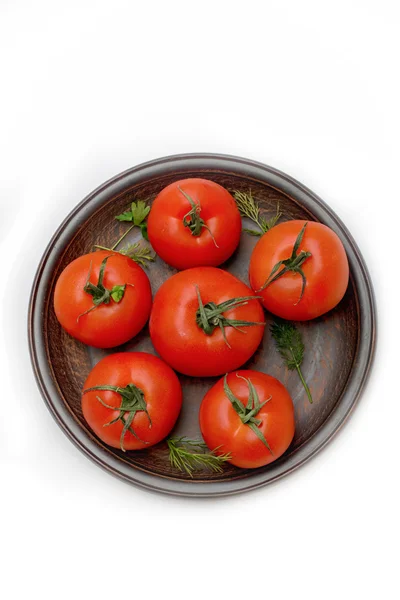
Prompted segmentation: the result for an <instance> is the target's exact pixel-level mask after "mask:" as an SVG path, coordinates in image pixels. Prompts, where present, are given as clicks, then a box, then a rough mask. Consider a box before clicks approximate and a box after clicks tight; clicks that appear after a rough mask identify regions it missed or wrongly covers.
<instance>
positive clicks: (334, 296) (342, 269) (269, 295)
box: [249, 220, 349, 321]
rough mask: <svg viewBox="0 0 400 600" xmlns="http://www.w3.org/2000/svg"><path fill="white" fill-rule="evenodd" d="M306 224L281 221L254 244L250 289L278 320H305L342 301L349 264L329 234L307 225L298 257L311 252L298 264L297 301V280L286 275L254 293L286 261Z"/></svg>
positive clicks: (326, 229) (322, 227) (294, 275)
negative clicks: (260, 297)
mask: <svg viewBox="0 0 400 600" xmlns="http://www.w3.org/2000/svg"><path fill="white" fill-rule="evenodd" d="M305 223H306V221H297V220H295V221H287V222H285V223H280V224H279V225H276V226H275V227H273V228H272V229H271V230H270V231H268V232H267V233H266V234H264V235H263V236H262V238H260V240H259V241H258V242H257V244H256V246H255V248H254V250H253V253H252V256H251V259H250V269H249V278H250V285H251V287H252V288H253V290H254V291H255V292H257V295H260V296H262V303H263V305H264V306H265V308H266V309H267V310H268V311H270V312H271V313H273V314H274V315H277V316H278V317H281V318H283V319H290V320H295V321H307V320H309V319H315V318H316V317H319V316H321V315H323V314H325V313H326V312H328V311H329V310H332V308H334V307H335V306H336V305H337V304H338V303H339V302H340V300H341V299H342V298H343V296H344V294H345V292H346V289H347V285H348V282H349V264H348V260H347V256H346V251H345V249H344V247H343V244H342V242H341V241H340V239H339V237H338V236H337V235H336V233H335V232H334V231H332V229H330V228H329V227H326V225H322V224H321V223H315V222H313V221H309V222H307V226H306V229H305V232H304V237H303V240H302V242H301V244H300V246H299V252H300V251H301V250H305V251H308V252H311V256H310V257H309V258H307V259H306V260H305V262H304V263H303V265H302V269H303V272H304V275H305V276H306V280H307V283H306V287H305V291H304V294H303V297H302V299H301V300H300V302H298V300H299V298H300V294H301V286H302V279H301V276H300V275H299V274H298V273H291V272H290V273H286V274H285V275H283V276H282V277H280V278H279V279H277V280H276V281H274V282H273V283H271V285H269V286H268V287H267V288H266V289H265V290H263V291H261V292H259V291H257V290H260V288H261V287H262V285H263V284H264V283H265V281H266V280H267V279H268V276H269V274H270V273H271V271H272V269H273V267H274V266H275V264H276V263H277V262H278V261H280V260H284V259H287V258H289V257H290V256H291V254H292V250H293V246H294V244H295V241H296V238H297V236H298V234H299V232H300V231H301V228H302V227H303V226H304V224H305Z"/></svg>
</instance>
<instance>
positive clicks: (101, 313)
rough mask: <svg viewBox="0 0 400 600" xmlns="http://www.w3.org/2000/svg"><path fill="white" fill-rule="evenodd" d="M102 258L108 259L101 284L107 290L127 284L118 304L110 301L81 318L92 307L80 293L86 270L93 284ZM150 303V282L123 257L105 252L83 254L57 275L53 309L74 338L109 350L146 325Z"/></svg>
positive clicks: (88, 300) (140, 270)
mask: <svg viewBox="0 0 400 600" xmlns="http://www.w3.org/2000/svg"><path fill="white" fill-rule="evenodd" d="M106 256H110V258H109V259H108V261H107V263H106V267H105V271H104V280H103V285H104V286H105V287H106V288H107V289H111V288H112V287H113V286H114V285H123V284H125V283H129V284H131V285H127V287H126V289H125V294H124V297H123V298H122V300H121V301H120V302H119V303H116V302H114V301H113V300H111V301H110V303H109V304H101V305H99V306H98V307H96V308H95V309H94V310H92V311H91V312H90V313H88V314H86V315H82V313H84V312H85V311H86V310H88V309H89V308H91V307H92V306H94V305H93V299H92V296H90V294H88V293H86V292H85V291H84V290H83V288H84V286H85V283H86V279H87V276H88V273H89V269H90V268H91V276H90V281H91V282H92V283H93V284H97V281H98V277H99V270H100V265H101V262H102V260H103V259H104V258H105V257H106ZM151 303H152V297H151V287H150V282H149V278H148V277H147V275H146V273H145V272H144V271H143V269H142V268H141V267H139V265H137V264H136V263H135V262H134V261H133V260H132V259H130V258H128V257H127V256H123V255H122V254H118V253H110V252H106V251H99V252H91V253H90V254H84V255H83V256H80V257H79V258H77V259H75V260H74V261H72V262H71V263H70V264H69V265H68V266H67V267H66V268H65V269H64V271H63V272H62V273H61V275H60V277H59V278H58V281H57V283H56V287H55V291H54V310H55V313H56V316H57V319H58V320H59V322H60V324H61V325H62V327H63V328H64V329H65V330H66V331H67V332H68V333H69V334H70V335H72V336H73V337H74V338H76V339H78V340H80V341H81V342H83V343H84V344H88V345H89V346H95V347H96V348H112V347H114V346H119V345H120V344H124V343H125V342H127V341H128V340H130V339H131V338H133V337H134V336H135V335H136V334H137V333H139V331H140V330H141V329H142V328H143V327H144V325H145V324H146V322H147V320H148V318H149V314H150V310H151ZM79 315H82V316H81V317H79ZM78 317H79V318H78Z"/></svg>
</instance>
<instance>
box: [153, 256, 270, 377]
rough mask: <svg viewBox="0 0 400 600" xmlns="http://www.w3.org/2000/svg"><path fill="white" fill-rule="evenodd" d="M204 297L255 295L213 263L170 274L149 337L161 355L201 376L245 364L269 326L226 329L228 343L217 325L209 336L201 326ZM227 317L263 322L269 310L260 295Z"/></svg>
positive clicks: (157, 298) (157, 297)
mask: <svg viewBox="0 0 400 600" xmlns="http://www.w3.org/2000/svg"><path fill="white" fill-rule="evenodd" d="M196 286H198V288H199V291H200V294H201V299H202V301H203V304H204V305H205V304H206V303H207V302H214V303H216V304H220V303H221V302H225V301H226V300H229V299H231V298H237V297H243V296H253V295H254V294H253V292H252V291H251V290H250V288H249V287H248V286H247V285H245V284H244V283H242V282H241V281H239V279H237V278H236V277H234V276H233V275H231V274H230V273H228V272H226V271H222V270H221V269H216V268H214V267H197V268H194V269H187V270H186V271H181V272H180V273H177V274H176V275H173V276H172V277H170V278H169V279H168V280H167V281H166V282H165V283H164V284H163V285H162V286H161V287H160V289H159V290H158V292H157V293H156V295H155V298H154V304H153V309H152V312H151V315H150V336H151V341H152V342H153V346H154V348H155V349H156V351H157V352H158V354H159V355H160V356H161V357H162V358H163V359H164V360H165V361H166V362H167V363H168V364H169V365H171V367H172V368H173V369H175V370H176V371H179V372H180V373H184V374H185V375H192V376H197V377H207V376H213V375H221V374H222V373H226V372H227V371H230V370H232V369H236V368H237V367H239V366H241V365H242V364H243V363H245V362H246V361H247V360H248V359H249V358H250V357H251V356H252V354H254V352H255V351H256V349H257V347H258V346H259V344H260V342H261V340H262V337H263V332H264V327H265V326H264V324H262V325H253V326H250V327H243V328H241V329H242V330H243V331H242V332H241V331H237V330H235V329H234V328H233V327H226V328H225V334H226V339H227V342H228V344H229V346H228V344H227V343H226V342H225V341H224V337H223V335H222V331H221V330H220V329H219V328H216V329H215V330H214V331H213V333H212V335H210V336H208V335H206V334H205V333H204V331H203V330H202V329H200V327H199V326H198V325H197V324H196V311H197V309H198V307H199V303H198V298H197V293H196ZM224 315H225V316H226V317H227V318H231V319H239V320H246V321H252V322H257V323H263V321H264V314H263V309H262V306H261V304H260V302H259V301H258V300H257V299H256V298H255V299H254V300H250V301H249V302H248V304H247V305H245V306H241V307H237V308H233V309H231V310H229V311H227V312H225V313H224Z"/></svg>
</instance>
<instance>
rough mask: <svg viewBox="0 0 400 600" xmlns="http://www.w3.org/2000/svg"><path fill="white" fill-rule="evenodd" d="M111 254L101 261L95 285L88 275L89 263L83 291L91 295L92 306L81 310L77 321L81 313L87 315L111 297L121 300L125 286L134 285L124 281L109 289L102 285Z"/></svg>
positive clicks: (117, 300)
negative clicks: (83, 310)
mask: <svg viewBox="0 0 400 600" xmlns="http://www.w3.org/2000/svg"><path fill="white" fill-rule="evenodd" d="M111 256H112V254H110V256H106V257H105V258H104V259H103V260H102V261H101V265H100V271H99V278H98V280H97V284H96V285H95V284H94V283H92V282H91V281H90V275H91V273H92V263H90V267H89V273H88V276H87V279H86V283H85V286H84V288H83V291H84V292H86V293H87V294H90V296H92V298H93V305H94V306H91V307H90V308H89V309H88V310H85V312H83V313H82V314H81V315H79V316H78V318H77V321H79V319H80V318H81V317H83V315H87V314H88V313H90V312H91V311H92V310H94V309H95V308H97V307H98V306H100V304H109V303H110V302H111V299H112V300H113V301H114V302H117V303H118V302H121V300H122V298H123V297H124V294H125V289H126V286H127V285H130V286H132V287H134V286H133V284H132V283H124V284H122V285H114V286H113V287H112V288H111V290H108V289H107V288H106V287H104V285H103V279H104V271H105V268H106V263H107V261H108V259H109V258H110V257H111Z"/></svg>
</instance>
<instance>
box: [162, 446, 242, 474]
mask: <svg viewBox="0 0 400 600" xmlns="http://www.w3.org/2000/svg"><path fill="white" fill-rule="evenodd" d="M167 445H168V450H169V460H170V462H171V465H172V467H174V468H175V469H178V471H184V472H186V473H187V474H188V475H189V476H190V477H193V472H194V471H198V470H201V469H210V470H211V471H214V473H222V466H221V465H223V464H224V463H225V462H227V461H228V460H230V459H231V455H230V454H228V453H227V454H217V451H218V448H215V449H214V450H209V449H208V447H207V445H206V444H205V443H204V442H202V441H199V440H190V439H188V438H186V437H180V438H173V437H170V438H168V439H167Z"/></svg>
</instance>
